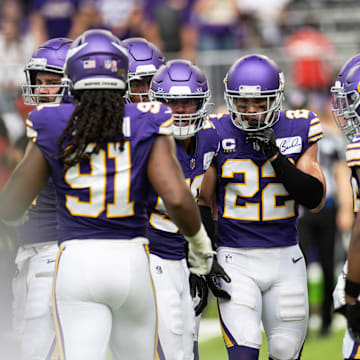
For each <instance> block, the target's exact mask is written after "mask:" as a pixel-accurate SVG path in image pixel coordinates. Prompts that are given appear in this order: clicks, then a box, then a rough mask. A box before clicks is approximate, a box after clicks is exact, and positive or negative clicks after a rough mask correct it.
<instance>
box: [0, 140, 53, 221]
mask: <svg viewBox="0 0 360 360" xmlns="http://www.w3.org/2000/svg"><path fill="white" fill-rule="evenodd" d="M48 178H49V167H48V163H47V161H46V159H45V157H44V155H43V154H42V152H41V151H40V149H39V147H38V146H37V145H36V144H34V143H32V142H29V144H28V145H27V148H26V151H25V155H24V157H23V159H22V160H21V162H20V163H19V164H18V166H17V167H16V168H15V170H14V172H13V173H12V175H11V177H10V179H9V181H8V182H7V184H6V185H5V187H4V188H3V190H2V191H1V193H0V219H2V220H3V221H4V222H5V223H11V222H13V221H16V220H17V219H19V218H21V217H22V215H23V214H24V212H25V210H26V209H27V208H28V207H29V206H30V204H31V202H32V201H33V199H34V198H35V196H36V195H38V193H39V192H40V190H41V189H42V188H43V187H44V186H45V185H46V184H47V181H48Z"/></svg>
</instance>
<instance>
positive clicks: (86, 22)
mask: <svg viewBox="0 0 360 360" xmlns="http://www.w3.org/2000/svg"><path fill="white" fill-rule="evenodd" d="M331 3H332V1H325V0H323V1H320V0H317V1H310V0H309V1H299V0H267V1H265V2H264V1H262V0H121V1H119V0H22V1H20V0H2V1H1V2H0V6H1V7H0V17H1V21H0V24H1V27H0V54H1V55H2V61H1V65H0V72H1V73H0V188H2V186H3V185H4V184H5V182H6V180H7V179H8V177H9V176H10V174H11V172H12V170H13V169H14V167H15V166H16V164H17V163H18V162H19V161H20V160H21V158H22V156H23V152H24V149H25V145H26V136H25V126H24V121H25V120H26V118H27V114H28V112H29V111H30V110H31V109H32V108H30V107H27V106H26V105H24V103H23V99H22V97H21V84H23V83H24V82H25V76H24V66H25V64H26V63H27V61H28V60H29V58H30V57H31V54H32V52H33V51H34V49H35V48H36V47H37V46H38V45H39V44H41V43H43V42H44V41H45V40H47V39H50V38H54V37H68V38H71V39H74V38H75V37H77V36H78V35H79V34H81V33H82V32H83V31H85V30H86V29H89V28H104V29H109V30H111V31H112V32H113V33H114V34H115V35H117V36H118V37H119V38H120V39H125V38H128V37H135V36H140V37H144V38H146V39H147V40H149V41H151V42H152V43H154V44H155V45H157V46H158V47H159V48H160V49H161V50H162V51H163V53H164V54H165V56H166V58H167V59H170V58H174V57H177V58H184V59H189V60H191V61H193V62H194V63H197V59H198V57H199V54H201V53H202V52H206V51H219V50H239V49H240V50H244V51H251V49H253V48H256V49H259V48H261V49H271V48H278V47H282V48H283V49H284V52H285V53H286V54H287V56H288V58H289V59H290V61H291V67H290V68H289V71H288V72H287V73H286V78H287V80H289V81H290V82H291V83H292V85H293V86H292V87H289V88H288V90H287V91H288V94H286V99H287V102H288V106H290V107H294V108H302V107H308V108H309V109H311V110H312V111H314V112H317V113H318V115H319V118H320V120H321V121H322V122H323V126H324V133H325V136H326V139H327V140H326V141H324V142H323V148H321V149H320V153H321V154H322V155H321V156H323V160H322V159H320V164H323V166H324V167H326V169H327V170H326V173H327V174H328V175H327V176H328V178H327V182H328V184H329V183H331V186H330V187H329V186H328V191H329V189H330V191H329V193H328V197H329V199H328V201H327V203H326V204H327V205H326V210H328V209H330V210H331V214H332V216H334V219H336V220H335V221H334V224H335V227H334V229H332V235H331V236H333V240H331V243H330V248H331V249H330V250H329V246H327V245H326V244H325V249H327V250H328V251H329V252H328V253H327V254H329V255H330V258H331V259H334V260H333V261H332V262H330V264H322V265H323V271H324V274H328V273H329V272H330V275H329V276H330V277H327V280H326V281H327V283H326V284H327V285H326V286H327V288H326V292H327V294H326V295H324V298H325V299H326V301H327V303H326V311H325V312H326V313H325V314H324V318H323V321H324V323H323V327H324V329H323V331H324V334H325V333H326V332H327V330H328V327H329V326H330V323H331V315H329V314H330V310H331V300H330V298H329V291H330V290H329V288H331V287H332V286H331V285H332V283H333V282H334V269H335V263H336V261H339V262H342V261H343V259H344V256H345V255H344V254H345V251H346V249H345V248H346V245H344V244H343V242H342V239H343V238H344V237H345V235H346V234H347V233H348V232H349V231H350V228H351V225H352V220H353V213H352V202H351V190H349V189H350V184H349V181H348V178H349V172H348V169H347V168H346V167H345V168H344V167H343V166H339V165H338V164H339V163H340V164H342V165H343V164H344V162H343V156H344V151H345V144H344V143H343V139H342V137H341V134H340V133H339V131H338V129H337V127H336V125H335V123H334V122H333V120H332V117H331V112H330V108H331V100H330V92H329V90H330V87H331V85H332V84H333V82H334V79H335V75H336V73H337V72H338V70H339V69H338V64H337V63H336V62H334V61H333V60H334V58H335V54H336V51H337V50H336V46H335V45H334V43H333V42H332V41H331V39H329V38H328V37H327V36H326V35H324V34H323V33H322V32H321V29H319V27H318V26H317V25H316V23H311V21H312V20H311V19H308V20H309V24H307V26H299V25H298V24H289V22H287V21H284V19H285V18H286V16H287V13H288V11H290V10H292V9H301V8H304V7H306V6H307V7H312V8H314V9H315V8H317V7H321V6H323V7H326V6H330V5H331ZM217 54H221V53H220V52H218V53H217ZM329 59H330V60H329ZM200 65H201V64H200ZM221 85H222V84H220V85H219V86H220V87H221ZM289 89H290V90H289ZM289 91H290V92H289ZM222 105H223V104H221V103H216V107H217V108H218V109H221V108H222ZM320 143H321V142H320ZM324 172H325V170H324ZM333 180H335V181H333ZM344 184H345V185H344ZM344 189H345V195H344V191H343V190H344ZM346 191H347V192H346ZM305 216H306V214H304V219H305V221H304V222H300V226H310V225H308V224H307V220H306V219H307V218H306V217H305ZM324 219H325V220H324ZM324 219H320V218H319V219H318V221H319V222H321V221H328V220H326V219H328V217H327V215H326V216H325V217H324ZM311 226H312V227H311ZM311 226H310V229H308V228H307V229H306V231H305V230H304V232H302V228H301V229H300V236H302V234H303V233H304V234H306V235H304V236H305V238H306V240H309V239H310V238H311V236H310V235H309V232H311V231H313V230H312V228H315V229H317V227H316V226H315V225H311ZM319 226H320V225H319ZM0 231H1V232H2V236H0V269H1V271H0V273H1V274H2V276H3V277H6V276H7V275H8V278H9V279H11V278H12V277H13V272H14V259H13V256H14V254H15V251H16V243H15V242H14V241H10V239H13V240H14V235H13V234H8V233H6V234H5V229H0ZM320 237H321V236H320ZM316 238H317V239H319V236H317V237H316ZM302 242H304V248H306V251H305V254H306V256H307V260H308V262H311V261H319V262H321V259H322V251H323V249H324V245H323V244H320V241H319V243H316V241H314V243H312V244H309V243H308V241H305V240H304V241H303V240H302V238H300V243H302ZM305 242H306V244H305ZM316 248H317V250H316ZM9 254H10V256H9ZM339 254H340V255H339ZM329 269H330V270H329ZM331 274H332V275H331ZM328 282H330V283H328ZM328 284H330V285H328ZM10 286H11V285H10V282H9V285H8V288H7V289H4V288H2V294H3V295H2V298H3V299H4V301H9V302H10V299H11V289H10ZM328 302H330V303H328ZM0 309H6V308H4V307H0ZM5 312H6V310H5ZM0 318H1V319H6V321H10V318H11V317H10V316H9V313H6V314H0Z"/></svg>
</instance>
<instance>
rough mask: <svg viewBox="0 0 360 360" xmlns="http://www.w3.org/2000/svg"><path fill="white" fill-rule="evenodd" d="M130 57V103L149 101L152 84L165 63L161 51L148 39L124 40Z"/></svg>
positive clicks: (128, 94) (127, 95)
mask: <svg viewBox="0 0 360 360" xmlns="http://www.w3.org/2000/svg"><path fill="white" fill-rule="evenodd" d="M123 44H124V45H125V46H126V49H127V51H128V54H129V55H128V56H129V73H128V89H127V92H126V100H127V101H128V102H142V101H149V96H148V93H149V90H150V82H151V79H152V77H153V76H154V74H155V73H156V70H157V69H158V68H159V67H160V66H161V65H163V64H164V63H165V57H164V55H163V54H162V53H161V52H160V50H159V49H158V48H157V47H156V46H155V45H154V44H152V43H151V42H149V41H147V40H146V39H143V38H139V37H135V38H129V39H126V40H123Z"/></svg>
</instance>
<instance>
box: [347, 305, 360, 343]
mask: <svg viewBox="0 0 360 360" xmlns="http://www.w3.org/2000/svg"><path fill="white" fill-rule="evenodd" d="M345 316H346V319H347V326H348V329H349V333H350V335H351V337H352V339H353V340H354V341H355V342H356V343H357V344H360V302H359V301H356V302H354V303H350V304H347V305H346V310H345Z"/></svg>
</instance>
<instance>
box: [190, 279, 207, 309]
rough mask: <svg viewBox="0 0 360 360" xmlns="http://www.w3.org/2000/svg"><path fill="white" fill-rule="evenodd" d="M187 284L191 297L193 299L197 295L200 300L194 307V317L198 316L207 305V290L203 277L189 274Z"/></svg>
mask: <svg viewBox="0 0 360 360" xmlns="http://www.w3.org/2000/svg"><path fill="white" fill-rule="evenodd" d="M189 283H190V295H191V297H192V298H195V297H196V295H197V296H198V297H199V298H200V302H199V303H198V304H197V305H196V307H195V315H196V316H198V315H200V314H201V312H202V311H203V310H204V309H205V307H206V305H207V301H208V295H209V290H208V287H207V284H206V280H205V278H204V277H203V276H199V275H196V274H193V273H190V276H189Z"/></svg>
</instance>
